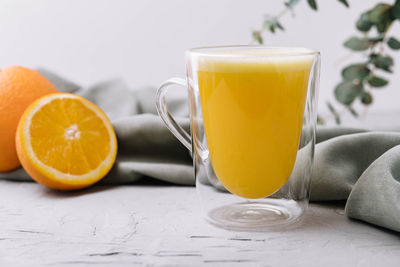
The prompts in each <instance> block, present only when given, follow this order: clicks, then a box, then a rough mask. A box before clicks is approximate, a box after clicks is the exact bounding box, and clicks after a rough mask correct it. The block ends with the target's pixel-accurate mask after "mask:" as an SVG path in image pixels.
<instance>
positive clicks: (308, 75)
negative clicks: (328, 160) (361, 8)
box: [156, 46, 320, 231]
mask: <svg viewBox="0 0 400 267" xmlns="http://www.w3.org/2000/svg"><path fill="white" fill-rule="evenodd" d="M186 68H187V79H186V80H183V79H179V78H173V79H170V80H167V81H166V82H164V83H163V84H162V85H161V86H160V88H159V89H158V91H157V99H156V104H157V110H158V113H159V115H160V117H161V118H162V119H163V121H164V122H165V124H166V125H167V127H168V128H169V130H170V131H171V132H172V133H173V134H174V135H175V136H176V137H177V138H178V139H179V140H180V141H181V142H182V143H183V144H184V145H185V146H186V147H187V148H188V149H189V151H190V152H191V154H192V157H193V165H194V172H195V179H196V189H197V192H198V195H199V197H200V200H201V203H202V206H203V210H204V212H205V215H206V219H207V220H208V221H209V222H210V223H212V224H214V225H216V226H219V227H222V228H226V229H230V230H238V231H263V230H268V229H273V228H276V227H280V228H281V227H282V226H286V225H289V224H292V223H293V222H296V221H299V219H300V217H301V215H302V214H303V212H304V210H305V209H306V207H307V206H308V201H309V193H310V178H311V171H312V164H313V156H314V145H315V126H316V108H317V91H318V86H319V70H320V54H319V52H318V51H315V50H311V49H306V48H289V47H264V46H225V47H203V48H194V49H190V50H188V51H187V52H186ZM171 85H181V86H183V87H185V88H188V91H189V110H190V126H191V127H190V130H191V136H190V135H189V134H188V133H187V132H186V131H185V130H184V129H183V128H182V127H181V126H179V125H178V124H177V123H176V121H175V120H174V118H173V117H172V115H171V114H170V112H169V111H168V107H167V103H166V93H167V90H168V88H169V87H170V86H171Z"/></svg>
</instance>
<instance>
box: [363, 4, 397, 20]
mask: <svg viewBox="0 0 400 267" xmlns="http://www.w3.org/2000/svg"><path fill="white" fill-rule="evenodd" d="M391 8H392V6H391V5H388V4H384V3H379V4H377V5H376V6H375V7H374V8H372V9H371V10H370V11H368V12H367V14H368V20H369V21H371V22H372V23H374V24H378V23H381V22H384V21H388V20H391V19H392V16H391Z"/></svg>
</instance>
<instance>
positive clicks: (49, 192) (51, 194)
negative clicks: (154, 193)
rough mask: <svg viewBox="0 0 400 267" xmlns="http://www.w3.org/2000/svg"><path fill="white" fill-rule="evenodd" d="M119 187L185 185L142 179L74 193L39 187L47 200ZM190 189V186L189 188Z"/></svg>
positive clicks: (89, 188) (99, 186) (98, 185)
mask: <svg viewBox="0 0 400 267" xmlns="http://www.w3.org/2000/svg"><path fill="white" fill-rule="evenodd" d="M120 186H135V187H148V186H154V187H171V186H173V187H187V186H185V185H177V184H172V183H168V182H164V181H160V180H157V179H153V178H151V177H143V178H142V179H140V180H139V181H136V182H133V183H129V184H111V185H102V184H101V183H100V184H95V185H93V186H90V187H88V188H84V189H80V190H74V191H60V190H54V189H51V188H47V187H44V186H41V188H42V190H43V196H44V197H48V198H71V197H78V196H82V195H87V194H97V193H101V192H103V191H111V190H115V189H117V188H118V187H120ZM191 187H192V186H191Z"/></svg>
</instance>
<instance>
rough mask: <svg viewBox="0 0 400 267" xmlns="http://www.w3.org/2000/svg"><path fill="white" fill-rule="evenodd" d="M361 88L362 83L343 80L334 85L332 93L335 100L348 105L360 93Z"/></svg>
mask: <svg viewBox="0 0 400 267" xmlns="http://www.w3.org/2000/svg"><path fill="white" fill-rule="evenodd" d="M363 90H364V88H363V85H362V83H360V82H351V81H343V82H341V83H339V84H338V85H337V86H336V88H335V91H334V94H335V97H336V100H337V101H339V102H340V103H342V104H343V105H346V106H349V105H350V104H351V103H353V102H354V100H355V99H356V98H357V97H358V96H360V95H361V93H362V92H363Z"/></svg>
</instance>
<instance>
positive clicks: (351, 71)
mask: <svg viewBox="0 0 400 267" xmlns="http://www.w3.org/2000/svg"><path fill="white" fill-rule="evenodd" d="M370 72H371V71H370V70H369V68H368V66H367V64H352V65H350V66H348V67H346V68H344V69H343V71H342V76H343V78H344V79H345V80H347V81H353V80H355V79H359V80H362V79H364V78H365V77H367V76H368V75H369V74H370Z"/></svg>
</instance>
